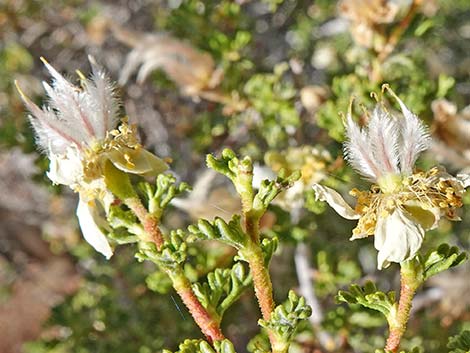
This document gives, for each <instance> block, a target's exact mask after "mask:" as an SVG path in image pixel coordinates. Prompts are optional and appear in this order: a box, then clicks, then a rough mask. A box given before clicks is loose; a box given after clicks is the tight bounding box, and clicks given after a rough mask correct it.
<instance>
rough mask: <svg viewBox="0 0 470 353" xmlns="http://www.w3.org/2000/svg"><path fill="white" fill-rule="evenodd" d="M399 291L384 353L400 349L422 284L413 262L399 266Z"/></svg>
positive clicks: (394, 352)
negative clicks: (412, 306)
mask: <svg viewBox="0 0 470 353" xmlns="http://www.w3.org/2000/svg"><path fill="white" fill-rule="evenodd" d="M400 265H401V270H400V275H401V280H400V283H401V289H400V300H399V302H398V308H397V311H396V314H395V315H394V318H393V319H392V320H389V325H390V333H389V336H388V339H387V343H386V345H385V351H387V352H392V353H396V352H398V348H399V347H400V341H401V338H402V337H403V334H404V333H405V331H406V325H407V323H408V320H409V318H410V311H411V305H412V301H413V297H414V295H415V293H416V290H417V289H418V287H419V286H420V285H421V283H422V279H421V278H420V276H419V275H418V271H419V269H418V271H417V269H416V268H415V266H414V261H413V260H411V261H407V262H405V263H402V264H400Z"/></svg>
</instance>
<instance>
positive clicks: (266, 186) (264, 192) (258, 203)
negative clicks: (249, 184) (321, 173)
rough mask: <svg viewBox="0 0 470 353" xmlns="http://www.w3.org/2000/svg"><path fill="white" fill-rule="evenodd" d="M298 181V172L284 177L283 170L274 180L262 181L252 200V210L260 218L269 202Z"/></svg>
mask: <svg viewBox="0 0 470 353" xmlns="http://www.w3.org/2000/svg"><path fill="white" fill-rule="evenodd" d="M299 179H300V172H299V171H295V172H293V173H292V174H290V175H289V176H286V175H285V170H281V171H280V172H279V175H278V176H277V178H276V180H263V181H262V182H261V185H260V188H259V190H258V193H257V194H256V195H255V198H254V200H253V209H254V210H255V212H256V213H257V215H258V216H259V217H261V216H262V215H263V214H264V212H265V211H266V209H267V208H268V206H269V204H270V203H271V201H272V200H273V199H274V198H275V197H276V196H277V195H279V194H280V193H281V192H282V191H284V190H286V189H288V188H290V187H291V186H292V185H293V184H294V182H296V181H297V180H299Z"/></svg>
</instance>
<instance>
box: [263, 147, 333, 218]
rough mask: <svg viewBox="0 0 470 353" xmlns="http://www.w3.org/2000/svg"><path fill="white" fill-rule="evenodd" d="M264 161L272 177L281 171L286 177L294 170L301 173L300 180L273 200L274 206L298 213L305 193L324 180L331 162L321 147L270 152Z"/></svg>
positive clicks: (293, 148)
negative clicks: (283, 171) (284, 172)
mask: <svg viewBox="0 0 470 353" xmlns="http://www.w3.org/2000/svg"><path fill="white" fill-rule="evenodd" d="M264 159H265V162H266V165H267V166H269V167H270V169H271V170H272V171H273V172H274V173H271V174H272V175H273V177H275V175H276V174H277V173H279V172H280V171H281V170H282V169H284V170H285V171H286V173H287V175H289V174H291V173H293V172H294V171H296V170H299V171H300V172H301V177H300V179H299V180H298V181H296V182H295V183H294V185H292V187H290V188H288V189H287V190H285V191H283V192H282V193H281V194H280V195H279V196H278V197H276V199H274V204H276V205H278V206H280V207H281V208H283V209H285V210H287V211H290V212H292V211H298V210H299V209H301V208H302V207H303V206H304V194H305V191H306V190H309V189H310V188H311V187H312V185H313V184H315V183H319V182H320V181H321V180H323V179H325V178H326V176H327V174H328V172H329V165H330V164H331V162H332V158H331V156H330V154H329V152H328V151H327V150H325V149H324V148H322V147H321V146H315V147H312V146H299V147H290V148H288V149H287V150H285V151H282V152H274V151H270V152H268V153H266V155H265V158H264ZM255 175H256V174H255Z"/></svg>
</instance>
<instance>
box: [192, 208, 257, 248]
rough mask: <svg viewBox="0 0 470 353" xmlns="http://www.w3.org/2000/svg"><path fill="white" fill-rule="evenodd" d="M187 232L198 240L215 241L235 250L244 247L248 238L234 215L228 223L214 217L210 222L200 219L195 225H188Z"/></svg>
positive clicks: (237, 217) (238, 217) (237, 216)
mask: <svg viewBox="0 0 470 353" xmlns="http://www.w3.org/2000/svg"><path fill="white" fill-rule="evenodd" d="M188 231H189V232H190V233H191V234H192V235H194V236H195V237H196V238H199V239H217V240H220V241H223V242H225V243H227V244H229V245H231V246H233V247H235V248H237V249H240V248H242V247H244V246H245V244H246V243H247V241H248V236H247V235H246V234H245V232H244V231H243V229H242V228H241V224H240V216H239V215H235V216H233V217H232V219H231V220H230V222H228V223H227V222H226V221H225V220H223V219H222V218H220V217H216V218H215V219H214V220H213V221H212V222H210V221H208V220H205V219H200V220H199V221H198V222H197V224H195V225H190V226H189V227H188Z"/></svg>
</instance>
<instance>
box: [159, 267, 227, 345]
mask: <svg viewBox="0 0 470 353" xmlns="http://www.w3.org/2000/svg"><path fill="white" fill-rule="evenodd" d="M167 273H168V275H169V276H170V278H171V281H172V282H173V288H175V290H176V292H177V293H178V295H179V296H180V297H181V300H182V301H183V303H184V305H186V307H187V308H188V310H189V312H190V313H191V316H192V317H193V318H194V321H195V322H196V324H197V325H198V326H199V328H200V329H201V331H202V333H203V334H204V335H205V336H206V337H207V339H208V340H209V341H210V342H211V343H212V342H214V341H220V340H223V339H224V338H225V337H224V335H223V333H222V331H221V330H220V324H219V320H217V319H215V318H214V317H213V316H212V315H211V314H210V313H209V312H208V311H207V310H206V309H205V308H204V307H203V306H202V304H201V302H200V301H199V300H198V299H197V297H196V295H195V294H194V292H193V290H192V287H191V282H190V281H189V280H188V278H187V277H186V276H185V274H184V272H183V271H182V269H181V268H177V269H176V270H172V271H168V272H167Z"/></svg>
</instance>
